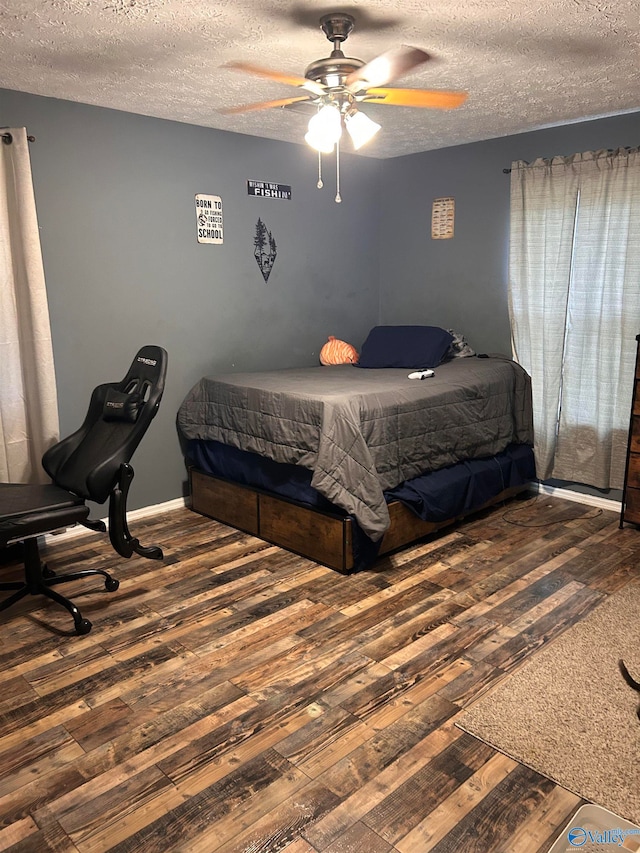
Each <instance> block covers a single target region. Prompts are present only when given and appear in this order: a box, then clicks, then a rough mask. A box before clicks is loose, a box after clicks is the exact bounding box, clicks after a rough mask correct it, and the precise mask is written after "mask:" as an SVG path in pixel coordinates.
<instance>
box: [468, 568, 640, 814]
mask: <svg viewBox="0 0 640 853" xmlns="http://www.w3.org/2000/svg"><path fill="white" fill-rule="evenodd" d="M619 658H622V659H623V660H624V661H625V663H626V664H627V667H628V669H629V671H630V673H631V674H632V675H633V676H634V678H636V679H640V583H633V584H632V585H630V586H628V587H626V588H625V589H623V590H621V591H620V592H617V593H615V594H614V595H613V596H611V597H610V598H609V599H607V600H606V601H605V602H603V603H602V604H601V605H599V606H598V607H597V608H596V609H595V610H594V611H593V613H591V614H590V615H589V616H587V617H586V618H585V619H583V620H582V621H581V622H579V623H578V624H577V625H574V626H573V627H571V628H569V630H567V631H565V632H564V634H562V635H561V636H560V637H558V638H557V639H556V640H554V641H553V642H552V643H550V644H549V646H547V647H546V648H544V649H542V650H540V651H539V652H538V653H536V654H535V655H534V657H533V658H531V660H530V661H528V662H527V663H525V664H524V665H523V666H522V668H521V669H519V670H518V671H517V672H515V673H514V674H513V675H511V676H508V677H507V678H506V679H505V680H504V681H502V682H500V684H499V685H498V686H497V687H496V688H494V690H492V691H491V692H490V693H488V694H487V695H486V696H485V697H483V698H481V699H479V700H478V701H477V702H476V703H475V704H474V705H473V706H471V707H470V708H469V710H468V711H467V712H466V713H465V714H464V715H463V716H462V718H461V721H460V723H459V726H460V728H462V729H464V730H465V731H467V732H469V733H470V734H472V735H474V736H475V737H477V738H480V739H481V740H483V741H485V742H486V743H488V744H490V745H491V746H493V747H494V748H495V749H498V750H499V751H500V752H503V753H505V754H506V755H509V756H510V757H512V758H515V759H516V760H517V761H520V762H521V763H522V764H526V765H527V766H529V767H531V768H533V769H534V770H537V771H538V772H539V773H542V774H543V775H545V776H548V777H549V778H551V779H553V780H554V781H555V782H557V783H558V784H560V785H562V786H563V787H564V788H568V789H569V790H571V791H573V792H574V793H576V794H578V795H579V796H581V797H583V798H584V799H586V800H589V801H590V802H594V803H597V804H599V805H601V806H604V807H605V808H607V809H609V810H611V811H612V812H614V813H615V814H617V815H620V816H621V817H624V818H627V820H630V821H632V822H633V823H635V824H640V720H639V719H638V717H637V715H636V709H637V707H638V704H639V702H640V695H638V694H637V693H636V692H635V691H633V690H632V689H631V688H630V687H629V686H628V685H627V684H626V683H625V682H624V680H623V679H622V676H621V675H620V672H619V670H618V660H619Z"/></svg>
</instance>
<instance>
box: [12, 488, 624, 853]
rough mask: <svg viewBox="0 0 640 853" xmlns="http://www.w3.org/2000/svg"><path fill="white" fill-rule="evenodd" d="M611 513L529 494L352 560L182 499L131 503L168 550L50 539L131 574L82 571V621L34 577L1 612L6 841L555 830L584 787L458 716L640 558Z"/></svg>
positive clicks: (258, 849)
mask: <svg viewBox="0 0 640 853" xmlns="http://www.w3.org/2000/svg"><path fill="white" fill-rule="evenodd" d="M597 513H598V511H597V510H594V509H593V508H592V507H584V506H581V505H579V504H575V503H567V502H563V501H561V500H559V499H557V498H546V497H545V498H537V499H535V500H534V499H532V500H529V501H524V502H522V501H516V502H512V503H510V504H509V505H508V506H507V507H500V508H497V509H494V510H492V511H490V512H487V513H484V514H483V515H482V516H481V517H478V518H475V519H473V520H469V521H467V522H465V523H462V524H460V525H458V526H457V527H455V528H452V529H450V530H449V531H448V532H445V533H443V534H441V535H440V536H438V537H436V538H433V539H431V540H429V541H426V542H423V543H421V544H419V545H417V546H415V547H412V548H409V549H407V550H405V551H403V552H401V553H398V554H396V555H393V556H391V557H389V558H386V559H383V560H381V561H380V562H379V564H378V565H376V567H375V568H374V569H372V570H371V571H367V572H362V573H359V574H357V575H353V576H350V577H345V576H342V575H339V574H337V573H335V572H333V571H332V570H331V569H327V568H324V567H322V566H319V565H317V564H315V563H313V562H311V561H309V560H306V559H304V558H302V557H298V556H295V555H293V554H290V553H288V552H286V551H283V550H281V549H279V548H277V547H274V546H271V545H268V544H266V543H264V542H262V541H260V540H258V539H255V538H253V537H251V536H249V535H246V534H243V533H239V532H238V531H235V530H233V529H232V528H229V527H226V526H224V525H222V524H218V523H216V522H213V521H210V520H208V519H205V518H201V517H200V516H198V515H195V514H194V513H192V512H190V511H189V510H186V509H184V510H176V511H174V512H171V513H166V514H164V515H162V516H156V517H154V518H152V519H149V520H147V521H145V522H138V523H136V524H135V531H134V532H135V535H138V536H140V539H141V541H142V542H143V543H149V544H150V543H156V542H157V543H158V544H161V545H162V546H163V547H164V549H165V559H164V561H163V562H162V563H157V562H152V561H148V560H143V559H142V558H137V557H136V558H134V559H132V560H130V561H123V560H119V558H117V557H116V555H115V554H114V553H113V552H112V551H111V550H110V548H109V546H108V545H107V544H106V543H105V542H103V541H102V539H101V538H100V537H99V536H96V535H94V534H87V535H86V536H82V537H80V538H77V539H73V540H67V541H66V542H62V543H57V544H54V545H53V546H50V547H49V552H48V555H47V556H48V559H49V563H50V565H51V566H52V567H53V568H59V569H62V568H63V567H65V566H69V565H74V564H78V565H79V564H82V565H83V566H86V567H89V566H95V567H109V568H112V569H113V570H114V572H115V574H116V575H117V576H118V577H119V578H120V581H121V585H120V589H119V590H118V591H117V592H116V593H106V592H104V590H101V589H100V586H101V585H100V583H99V582H98V581H96V580H95V579H94V580H88V581H82V582H77V583H75V584H71V585H68V586H66V587H65V588H64V591H65V592H66V593H68V594H71V595H72V598H74V600H75V601H76V602H77V603H78V604H79V606H81V609H82V612H83V614H84V615H86V616H87V617H88V618H90V619H91V620H92V621H93V623H94V629H93V631H92V632H91V634H89V635H88V636H86V637H76V636H75V635H73V634H71V633H70V630H69V629H70V623H71V620H70V619H69V618H68V616H67V614H66V612H64V611H62V610H61V609H59V608H57V607H56V606H54V605H49V604H48V603H47V602H45V601H44V600H43V599H40V598H32V599H30V600H29V601H27V602H24V603H23V604H21V605H20V606H18V607H15V608H13V609H12V610H10V611H9V612H8V613H6V614H3V619H2V623H1V624H0V644H1V645H0V652H1V655H2V672H1V674H0V768H1V769H0V774H1V776H0V815H1V821H0V849H1V850H10V851H15V853H17V851H29V853H33V852H34V851H37V853H40V851H57V853H62V852H63V851H64V853H70V851H74V853H97V851H107V850H110V851H157V853H165V851H188V853H199V851H202V853H213V852H214V851H216V853H240V852H241V851H243V853H250V851H251V853H276V851H286V853H360V851H366V853H390V851H400V853H428V851H432V853H453V851H464V853H542V851H546V850H548V848H549V847H550V846H551V844H552V842H553V840H554V839H555V838H556V837H557V835H558V834H559V832H560V831H561V828H562V827H563V825H564V823H565V821H566V820H567V819H568V818H569V816H570V815H571V814H572V812H573V811H574V810H575V809H576V808H577V807H578V806H579V805H580V804H581V802H582V801H581V800H580V799H579V798H578V797H576V796H575V795H574V794H572V793H569V792H568V791H565V790H563V789H562V788H559V787H558V786H556V785H555V784H553V783H552V782H551V781H549V780H548V779H546V778H544V777H542V776H540V775H538V774H537V773H535V772H533V771H531V770H529V769H527V768H526V767H523V766H520V765H518V764H517V763H516V762H515V761H512V760H511V759H509V758H506V757H505V756H503V755H501V754H499V753H497V752H495V751H494V750H492V749H490V748H489V747H487V746H486V745H484V744H482V743H481V742H479V741H477V740H475V739H474V738H472V737H470V736H469V735H467V734H466V733H463V732H462V731H461V730H460V729H458V728H457V727H456V725H455V722H456V719H457V717H458V715H459V713H460V710H461V709H462V708H464V707H465V706H466V705H467V704H468V703H469V702H470V701H472V700H473V699H474V698H475V697H477V696H478V695H480V694H481V693H482V692H483V691H485V690H486V689H487V688H488V687H489V686H490V685H492V684H494V683H496V681H498V680H499V679H501V678H502V677H504V676H505V674H506V673H509V672H511V671H513V670H514V669H515V668H516V667H518V666H519V665H520V664H521V663H522V662H523V661H524V660H525V659H526V658H527V657H528V656H529V655H531V654H532V653H533V652H535V651H536V650H537V649H539V648H540V647H541V646H542V645H544V644H545V643H548V642H549V641H550V640H552V639H553V638H554V637H556V636H558V635H559V634H560V633H561V632H562V631H564V630H565V629H566V628H567V627H568V626H569V625H571V624H573V623H574V622H576V621H577V620H579V619H580V618H582V617H583V616H584V615H585V614H587V613H588V612H589V611H591V610H592V609H593V608H594V607H595V606H596V605H598V604H599V603H600V602H601V601H602V600H603V599H604V598H605V597H606V596H608V595H610V594H611V593H613V592H614V591H616V590H617V589H620V588H621V587H622V586H624V585H625V584H626V583H628V582H629V581H630V580H631V579H633V578H635V577H638V576H639V574H640V569H639V560H638V556H639V555H640V533H639V532H638V531H637V530H636V529H635V528H626V529H624V530H619V529H618V518H617V516H616V515H614V514H613V513H611V512H603V513H601V514H597ZM594 516H595V517H594ZM516 519H517V520H519V521H520V522H523V523H526V524H528V525H535V526H526V527H525V526H519V525H515V524H513V523H512V522H513V521H514V520H516ZM13 571H15V569H14V568H13V567H11V566H9V567H6V568H4V569H3V575H4V576H9V575H10V574H11V573H12V572H13ZM72 589H73V592H74V594H72V592H71V591H72Z"/></svg>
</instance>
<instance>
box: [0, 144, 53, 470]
mask: <svg viewBox="0 0 640 853" xmlns="http://www.w3.org/2000/svg"><path fill="white" fill-rule="evenodd" d="M0 135H1V136H2V139H0V481H3V482H11V483H27V482H46V480H47V477H46V475H45V474H44V471H43V470H42V466H41V464H40V460H41V458H42V454H43V453H44V451H45V450H46V449H47V448H48V447H49V446H50V445H51V444H52V443H53V442H54V441H56V439H57V438H58V434H59V433H58V405H57V395H56V384H55V373H54V367H53V351H52V346H51V331H50V327H49V310H48V306H47V293H46V289H45V281H44V268H43V264H42V253H41V250H40V235H39V231H38V220H37V216H36V206H35V198H34V193H33V182H32V178H31V162H30V158H29V147H28V146H29V143H28V141H27V134H26V130H25V128H4V129H1V130H0Z"/></svg>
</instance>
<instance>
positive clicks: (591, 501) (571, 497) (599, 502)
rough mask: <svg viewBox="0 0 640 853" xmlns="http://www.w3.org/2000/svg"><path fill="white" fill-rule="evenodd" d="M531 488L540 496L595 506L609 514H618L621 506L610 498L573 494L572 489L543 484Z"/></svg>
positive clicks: (535, 484)
mask: <svg viewBox="0 0 640 853" xmlns="http://www.w3.org/2000/svg"><path fill="white" fill-rule="evenodd" d="M531 488H532V490H533V491H534V492H538V494H540V495H549V496H550V497H554V498H563V500H566V501H574V502H575V503H580V504H585V505H586V506H596V507H598V508H599V509H608V510H610V511H611V512H618V513H619V512H620V510H621V508H622V505H621V503H620V501H616V500H612V499H611V498H601V497H600V496H599V495H588V494H585V493H584V492H574V491H573V489H562V488H559V487H558V486H545V485H544V483H532V485H531Z"/></svg>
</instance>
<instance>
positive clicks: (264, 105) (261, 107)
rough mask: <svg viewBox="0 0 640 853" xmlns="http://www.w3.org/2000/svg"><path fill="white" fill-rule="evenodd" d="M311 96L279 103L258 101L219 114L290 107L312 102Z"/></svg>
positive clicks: (279, 101)
mask: <svg viewBox="0 0 640 853" xmlns="http://www.w3.org/2000/svg"><path fill="white" fill-rule="evenodd" d="M312 100H313V98H312V97H311V95H298V96H297V97H294V98H280V99H279V100H277V101H258V102H257V103H255V104H243V105H242V106H240V107H226V108H224V109H221V110H217V112H219V113H222V114H223V115H234V114H235V113H250V112H254V111H255V110H270V109H271V108H272V107H288V106H289V104H295V103H297V102H300V101H312Z"/></svg>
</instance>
